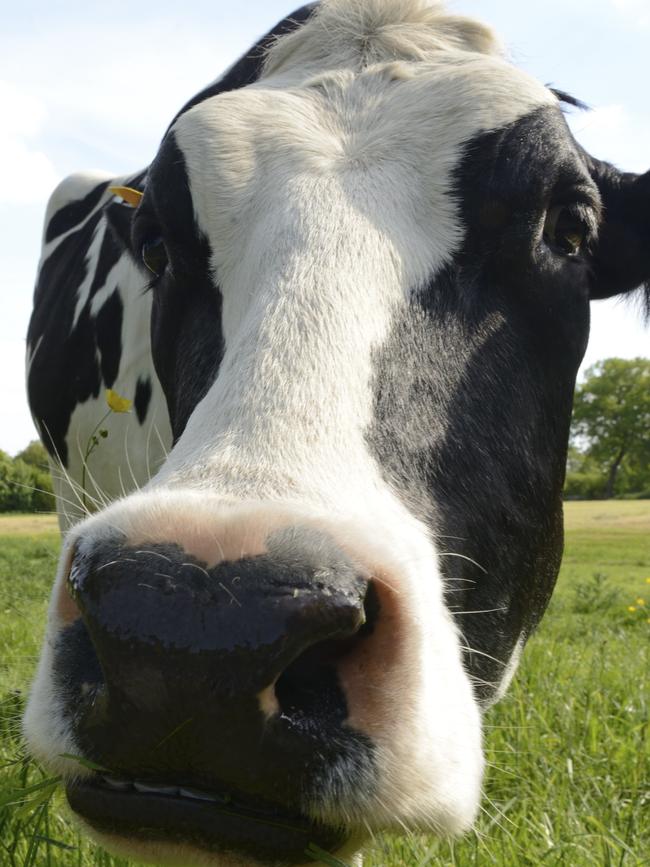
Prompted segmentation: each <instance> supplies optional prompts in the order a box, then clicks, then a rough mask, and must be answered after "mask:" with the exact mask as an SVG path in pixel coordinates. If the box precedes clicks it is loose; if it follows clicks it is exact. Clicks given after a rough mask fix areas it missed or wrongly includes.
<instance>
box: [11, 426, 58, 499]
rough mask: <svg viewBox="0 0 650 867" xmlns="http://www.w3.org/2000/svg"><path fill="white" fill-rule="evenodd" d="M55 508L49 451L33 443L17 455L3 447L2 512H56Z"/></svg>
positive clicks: (37, 443)
mask: <svg viewBox="0 0 650 867" xmlns="http://www.w3.org/2000/svg"><path fill="white" fill-rule="evenodd" d="M54 509H55V502H54V496H53V494H52V479H51V477H50V470H49V466H48V462H47V453H46V452H45V449H44V448H43V446H42V445H41V444H40V443H39V442H32V443H30V444H29V445H28V446H27V448H25V449H23V451H22V452H20V454H18V455H17V456H16V457H15V458H11V457H10V456H9V455H8V454H6V452H3V451H0V512H52V511H54Z"/></svg>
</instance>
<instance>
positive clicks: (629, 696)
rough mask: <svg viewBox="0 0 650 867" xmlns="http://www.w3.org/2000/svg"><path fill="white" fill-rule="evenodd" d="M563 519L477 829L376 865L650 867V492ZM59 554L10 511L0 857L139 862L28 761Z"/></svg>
mask: <svg viewBox="0 0 650 867" xmlns="http://www.w3.org/2000/svg"><path fill="white" fill-rule="evenodd" d="M566 527H567V538H566V552H565V558H564V564H563V567H562V572H561V575H560V580H559V583H558V588H557V590H556V593H555V595H554V597H553V600H552V602H551V606H550V608H549V611H548V613H547V615H546V617H545V619H544V621H543V624H542V626H541V628H540V629H539V631H538V633H537V634H536V635H535V636H534V637H533V638H532V639H531V640H530V642H529V643H528V646H527V649H526V652H525V654H524V658H523V661H522V664H521V666H520V669H519V673H518V675H517V677H516V678H515V681H514V683H513V685H512V687H511V689H510V692H509V694H508V696H507V698H506V699H504V700H503V701H502V702H501V703H500V704H499V705H498V706H497V707H496V708H494V709H493V710H492V711H490V712H489V714H488V716H487V719H486V750H487V758H488V762H489V766H488V772H487V778H486V784H485V797H484V801H483V806H482V812H481V817H480V819H479V822H478V824H477V827H476V830H475V831H474V832H472V833H471V834H470V835H468V836H467V837H466V838H464V839H463V840H461V841H455V842H451V841H436V840H434V839H433V838H431V837H428V836H425V835H412V836H410V837H405V838H393V837H390V836H384V837H382V838H380V839H378V840H377V841H376V842H375V845H374V846H373V847H372V848H371V849H370V850H369V851H368V853H367V855H366V859H365V861H364V865H365V867H402V865H408V867H441V865H444V867H448V865H449V867H451V865H454V867H474V865H476V867H488V865H498V867H528V865H530V867H538V865H566V867H593V865H603V867H642V865H650V818H649V814H650V750H649V734H648V691H647V685H648V672H649V671H650V666H649V665H648V663H649V660H648V648H649V646H650V641H649V639H650V624H649V623H648V618H649V617H650V583H647V581H648V579H650V502H647V501H646V502H644V501H637V502H634V501H628V502H606V503H569V504H567V509H566ZM57 550H58V538H57V533H56V525H55V523H54V522H53V521H52V519H49V518H39V519H34V518H33V517H30V518H28V519H27V518H20V519H16V518H13V517H12V518H0V732H1V738H2V740H1V743H2V746H1V747H0V864H1V865H2V867H5V865H7V867H35V865H38V867H40V865H47V867H73V865H74V867H91V865H100V867H127V864H128V867H132V865H131V862H125V861H123V860H120V859H117V858H110V857H109V856H108V855H106V854H105V853H103V852H102V851H101V850H99V849H98V848H95V847H93V846H91V845H90V844H89V843H87V842H85V841H84V840H83V839H81V838H80V837H79V836H78V835H77V833H76V831H75V830H74V827H73V825H72V824H71V821H70V819H69V817H68V814H67V813H66V810H65V808H64V805H63V798H62V796H61V794H60V791H59V787H58V786H57V785H56V782H55V781H53V780H51V779H50V778H49V777H48V775H47V774H46V773H45V772H44V771H42V770H41V769H39V768H38V767H37V766H35V765H34V764H33V763H31V762H28V761H25V760H23V759H22V758H21V747H20V738H19V724H18V721H19V718H20V713H21V710H22V707H23V703H24V695H25V687H26V684H27V683H28V681H29V678H30V676H31V673H32V672H33V668H34V665H35V662H36V658H37V653H38V648H39V646H40V642H41V639H42V634H43V626H44V618H45V612H46V606H47V596H48V591H49V586H50V584H51V580H52V575H53V573H54V568H55V563H56V554H57ZM643 598H645V600H646V604H645V605H642V604H641V603H639V602H637V599H643ZM630 609H633V610H630Z"/></svg>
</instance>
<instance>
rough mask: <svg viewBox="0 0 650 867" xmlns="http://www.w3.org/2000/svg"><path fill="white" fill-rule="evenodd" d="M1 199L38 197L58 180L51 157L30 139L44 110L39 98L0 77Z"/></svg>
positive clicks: (40, 123)
mask: <svg viewBox="0 0 650 867" xmlns="http://www.w3.org/2000/svg"><path fill="white" fill-rule="evenodd" d="M0 116H2V119H3V124H2V128H1V129H0V165H1V166H2V167H3V170H2V176H1V177H0V202H3V203H10V204H28V203H30V202H35V201H40V200H42V199H43V197H44V195H47V193H48V192H50V191H51V190H52V189H53V188H54V186H55V185H56V184H57V183H58V181H59V180H60V177H59V175H58V173H57V171H56V169H55V168H54V165H53V164H52V161H51V160H50V159H49V158H48V157H47V156H46V155H45V153H43V151H42V150H39V149H38V147H35V146H34V144H33V142H32V141H31V140H32V139H34V138H35V137H37V136H38V135H39V133H40V132H41V130H42V128H43V125H44V123H45V119H46V116H47V112H46V109H45V106H44V105H43V103H42V102H41V101H39V100H38V99H36V98H35V97H34V96H33V95H32V94H29V93H27V92H25V91H23V90H22V89H20V88H19V87H17V86H16V85H14V84H10V83H9V82H6V81H0Z"/></svg>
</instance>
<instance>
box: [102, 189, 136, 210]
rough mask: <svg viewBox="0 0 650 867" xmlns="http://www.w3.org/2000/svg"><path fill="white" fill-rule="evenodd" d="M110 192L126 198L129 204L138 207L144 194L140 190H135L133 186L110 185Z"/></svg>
mask: <svg viewBox="0 0 650 867" xmlns="http://www.w3.org/2000/svg"><path fill="white" fill-rule="evenodd" d="M108 190H109V192H111V193H113V195H114V196H119V197H120V198H121V199H124V201H125V202H126V204H127V205H129V206H130V207H131V208H137V207H138V205H139V204H140V199H141V198H142V196H143V195H144V193H141V192H140V190H134V189H133V187H109V188H108Z"/></svg>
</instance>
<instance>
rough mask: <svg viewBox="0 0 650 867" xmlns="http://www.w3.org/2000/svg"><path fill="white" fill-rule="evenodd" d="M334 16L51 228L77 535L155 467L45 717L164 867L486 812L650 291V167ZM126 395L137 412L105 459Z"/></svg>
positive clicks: (53, 419)
mask: <svg viewBox="0 0 650 867" xmlns="http://www.w3.org/2000/svg"><path fill="white" fill-rule="evenodd" d="M313 13H314V7H313V6H310V7H305V8H304V9H303V10H301V11H300V13H298V15H297V18H296V20H295V21H293V22H291V21H287V22H283V23H282V24H281V25H280V27H279V29H278V31H277V33H278V34H279V35H282V38H281V39H279V40H278V41H277V44H274V47H273V48H272V49H271V51H270V54H269V56H268V58H266V57H265V55H263V53H262V52H261V51H260V50H259V48H258V49H254V50H253V51H252V52H251V53H250V54H249V55H248V56H247V57H246V58H244V60H243V61H242V62H241V63H240V64H239V65H236V66H235V67H233V69H232V70H230V71H229V73H228V74H227V75H226V76H225V78H224V79H222V80H221V82H217V83H216V84H215V85H213V86H212V87H211V88H208V89H207V90H206V91H204V92H203V93H202V94H200V95H199V96H198V97H196V98H195V99H194V100H192V101H191V102H190V103H188V105H187V106H186V107H185V108H184V109H183V110H182V111H181V112H180V113H179V115H178V116H177V117H176V118H175V120H174V122H173V123H172V126H171V127H170V130H169V131H168V133H167V135H166V137H165V139H164V141H163V144H162V145H161V148H160V150H159V153H158V155H157V157H156V159H155V160H154V162H153V163H152V165H151V166H150V167H149V169H148V170H147V172H146V173H145V174H140V175H134V176H132V177H129V178H121V179H116V180H111V182H110V187H115V186H118V187H123V186H129V187H135V188H136V189H139V190H143V191H144V196H143V198H142V200H141V202H140V204H139V206H138V208H137V210H136V211H133V210H131V209H129V208H128V207H126V206H125V205H124V204H123V203H121V202H120V200H119V199H116V197H115V196H114V194H113V193H112V192H111V190H110V189H109V182H108V180H107V179H99V178H90V177H82V176H79V177H75V178H74V179H70V180H68V181H66V182H64V184H63V185H62V186H61V187H60V188H59V190H58V191H57V193H56V194H55V196H54V197H53V201H52V202H51V204H50V209H49V212H48V219H47V224H46V235H45V248H44V254H43V259H42V263H41V269H40V276H39V285H38V288H37V293H36V303H35V313H34V317H33V319H32V325H31V328H30V335H29V341H28V344H29V345H28V350H29V364H30V367H29V384H30V398H31V403H32V409H33V412H34V416H35V418H36V421H37V423H38V424H39V425H40V429H41V433H42V435H43V438H44V441H45V442H46V444H48V447H50V450H51V452H52V453H53V454H58V455H59V456H60V458H61V459H62V461H63V463H64V465H65V467H66V470H67V472H68V474H69V478H68V479H63V480H61V481H59V482H58V485H59V488H58V493H59V494H60V496H61V503H60V506H61V511H62V514H63V515H64V518H63V523H64V524H67V523H73V522H74V520H75V519H76V518H77V517H78V516H79V511H80V509H79V506H80V505H82V504H83V502H84V501H85V500H89V501H90V502H92V503H93V504H94V503H95V501H101V499H102V497H104V496H105V495H107V496H108V498H109V499H114V498H115V497H116V496H118V497H119V496H120V495H121V494H122V493H125V492H126V490H127V489H132V488H134V487H140V486H141V485H143V484H144V483H146V482H148V480H149V478H150V476H151V475H152V472H153V473H155V475H153V478H152V479H151V481H150V482H148V484H147V485H146V487H145V488H144V490H143V491H141V492H139V493H134V494H131V495H130V496H126V497H124V498H123V499H121V500H119V501H118V502H116V503H114V504H112V505H111V506H109V507H108V508H107V509H105V510H103V511H100V512H99V514H97V515H96V516H94V517H91V518H89V519H88V520H87V521H84V522H82V523H81V524H79V525H77V526H75V527H74V528H73V529H72V530H71V532H70V533H69V534H68V536H67V544H66V548H65V552H64V554H63V557H62V561H61V568H60V571H59V576H58V578H57V582H56V586H55V592H54V596H53V603H52V611H51V625H50V630H51V631H50V639H49V641H48V644H47V646H46V649H45V650H44V654H43V657H42V660H41V666H40V669H39V674H38V677H37V679H36V683H35V686H34V689H33V692H32V698H31V700H30V705H29V708H28V712H27V716H26V733H27V737H28V740H29V742H30V744H31V746H32V749H33V750H34V751H35V752H36V753H37V754H38V755H40V756H41V757H43V758H44V759H45V760H46V761H47V762H48V763H49V764H50V765H51V766H52V767H54V768H57V769H58V770H60V771H61V772H62V773H63V774H64V775H65V776H66V778H67V779H68V780H70V783H69V798H70V801H71V804H72V806H73V808H74V809H75V810H76V811H77V812H78V813H79V814H80V815H81V816H82V817H84V819H85V821H86V822H87V823H88V825H89V826H90V827H91V828H92V829H93V833H95V834H96V835H97V836H98V838H99V839H101V840H102V841H103V842H105V843H106V844H107V845H108V846H109V847H112V848H114V849H115V850H116V851H123V852H127V853H132V854H135V855H137V856H139V857H142V858H149V859H153V860H164V859H165V858H167V859H169V858H172V859H173V858H178V859H179V860H180V861H182V863H186V862H187V861H190V860H192V861H193V862H196V863H209V864H224V865H226V864H227V865H230V864H233V865H234V864H237V865H241V864H249V863H253V861H255V862H256V863H264V864H268V863H274V864H275V863H277V864H280V863H282V864H285V863H286V864H298V863H301V862H302V861H303V860H304V859H303V853H304V849H305V847H306V844H307V843H308V842H309V840H312V842H316V843H317V844H319V845H321V847H322V848H327V849H330V850H331V851H337V852H338V853H339V854H341V853H343V854H344V855H345V854H349V853H351V852H353V851H354V850H355V849H356V848H357V847H358V846H359V845H360V843H361V841H362V839H363V838H364V836H366V834H367V832H368V831H371V832H372V831H373V830H375V829H378V828H385V827H407V828H433V829H435V830H437V831H440V832H447V833H449V832H451V833H455V832H458V831H461V830H463V829H465V828H467V827H468V826H469V825H470V823H471V821H472V819H473V816H474V814H475V811H476V809H477V804H478V797H479V789H480V780H481V772H482V758H481V743H480V740H481V727H480V712H481V709H482V708H483V707H485V706H487V705H488V704H490V703H491V702H492V701H494V700H495V699H496V698H498V696H499V695H500V694H502V692H503V691H504V690H505V688H506V687H507V683H508V680H509V678H510V677H511V675H512V673H513V671H514V669H515V667H516V662H517V659H518V656H519V652H520V650H521V647H522V646H523V644H524V642H525V640H526V638H527V637H528V635H529V634H530V632H531V630H532V629H533V628H534V626H535V624H536V623H537V622H538V620H539V618H540V617H541V615H542V613H543V611H544V608H545V606H546V603H547V601H548V598H549V596H550V593H551V590H552V587H553V584H554V581H555V577H556V575H557V570H558V568H559V560H560V556H561V544H562V513H561V491H562V482H563V475H564V461H565V457H566V445H567V438H568V424H569V418H570V410H571V398H572V390H573V385H574V382H575V376H576V373H577V370H578V366H579V363H580V360H581V358H582V354H583V352H584V348H585V345H586V340H587V333H588V318H589V314H588V304H589V299H590V297H602V296H605V295H611V294H614V293H615V292H622V291H628V290H630V289H632V288H634V287H636V286H637V285H639V284H640V283H642V282H643V281H644V280H647V279H648V276H649V275H650V263H649V262H648V254H647V248H648V243H647V241H648V239H647V233H648V226H647V222H646V219H647V218H646V217H645V216H644V213H645V212H644V210H643V209H644V204H643V203H644V202H645V200H646V196H647V194H648V189H647V188H648V186H650V184H649V183H648V180H647V176H645V177H644V178H636V177H635V176H621V175H619V174H617V173H615V172H614V170H612V169H611V168H610V167H607V166H603V165H601V164H599V163H598V162H597V161H595V160H592V159H591V158H590V157H588V156H587V155H586V154H584V152H582V151H581V150H580V148H579V147H578V146H577V145H576V143H575V142H574V141H573V139H572V137H571V135H570V133H569V131H568V129H567V127H566V123H565V121H564V119H563V117H562V114H561V111H560V107H559V105H558V100H557V97H556V95H555V94H554V93H552V92H551V91H549V90H547V89H546V88H544V87H542V86H541V85H539V84H538V83H536V82H534V81H532V80H531V79H530V78H528V77H527V76H525V75H524V74H522V73H520V72H518V71H517V70H514V69H513V68H512V67H511V66H509V65H508V64H507V63H505V62H504V60H503V59H502V58H501V56H500V53H499V49H498V46H497V45H496V43H495V42H494V39H493V37H492V35H491V34H490V32H489V31H488V30H486V29H485V28H483V27H482V26H481V25H478V24H475V23H474V22H468V21H466V20H465V19H457V18H454V17H450V16H448V15H446V14H445V13H444V10H442V9H441V8H440V7H439V6H437V5H434V6H431V7H429V6H427V5H426V4H423V3H420V2H416V0H401V2H397V0H359V2H358V3H354V2H352V0H331V2H329V3H327V4H325V5H324V7H323V8H322V9H319V11H318V12H317V14H313ZM310 16H311V17H310ZM304 22H307V23H304ZM298 25H301V26H298ZM287 34H288V35H287ZM271 42H272V40H271V39H269V38H267V39H266V42H265V47H268V46H269V45H271ZM603 212H604V213H605V220H603ZM621 252H623V253H624V254H625V255H624V256H623V257H622V258H621V256H620V253H621ZM143 262H144V264H145V265H146V266H147V268H148V269H149V272H153V275H152V273H149V272H148V271H147V268H145V267H143ZM72 275H76V276H75V279H72ZM152 277H153V279H152ZM149 284H151V285H149ZM147 287H148V288H147ZM152 301H153V304H152ZM149 322H151V339H150V337H149V333H148V324H149ZM116 347H119V350H120V351H119V352H117V351H116ZM105 388H114V389H116V390H117V391H118V392H120V393H121V394H123V395H125V396H126V397H127V398H130V399H134V401H135V408H134V412H133V413H132V414H131V416H130V417H128V418H127V417H125V416H121V415H115V416H110V417H109V419H107V421H106V423H105V425H104V426H105V427H106V428H107V429H108V431H109V432H108V436H107V437H106V438H105V439H102V440H101V441H100V442H99V445H98V446H97V448H96V449H95V450H94V451H93V453H92V455H91V456H90V458H89V460H88V467H87V472H86V473H85V474H84V472H83V457H84V455H85V454H86V452H87V448H88V442H89V438H90V437H92V435H93V433H94V432H95V428H96V426H97V424H98V422H99V421H100V419H101V418H102V416H103V415H104V412H105V409H104V406H105V404H104V401H103V392H104V389H105ZM163 396H164V397H163ZM172 443H173V448H171V451H170V453H169V455H166V452H167V449H168V448H169V447H171V445H172ZM82 480H83V487H85V489H86V490H85V491H83V490H80V489H79V486H80V485H81V484H82ZM123 488H124V489H125V490H124V491H123ZM100 504H101V503H100ZM171 742H173V743H171ZM170 743H171V746H170ZM215 743H218V744H220V745H221V744H227V747H226V748H222V747H221V746H218V747H217V746H215ZM161 745H164V748H163V746H161ZM62 753H67V754H73V755H83V756H86V757H88V758H90V759H91V760H93V761H94V762H96V763H98V764H100V765H102V766H103V767H107V768H109V770H110V776H109V779H108V782H107V781H106V780H105V779H104V778H103V777H101V776H98V775H91V774H90V773H89V772H86V771H83V770H82V771H81V772H80V771H79V769H78V768H77V767H76V766H74V765H73V764H72V763H71V762H70V760H66V759H61V758H60V756H61V754H62ZM75 775H76V776H77V777H81V780H79V779H77V780H76V781H75ZM134 786H135V788H134ZM161 787H162V788H161ZM197 790H199V791H200V794H197ZM188 792H189V794H188ZM192 792H193V793H194V794H192ZM224 793H226V795H227V797H228V799H230V800H229V801H228V802H229V803H233V802H234V803H235V804H240V806H239V807H234V808H233V809H232V810H230V812H228V811H226V813H227V816H226V818H224V814H223V810H222V809H221V808H222V807H223V804H224V797H225V795H224ZM201 799H202V800H201ZM206 799H207V800H208V802H211V804H210V805H209V806H207V807H206V806H205V803H206ZM197 804H198V806H197ZM242 805H243V806H242ZM269 814H271V816H272V819H273V821H272V822H271V824H270V825H269V824H268V822H267V820H268V819H269ZM228 816H229V818H228ZM271 826H272V827H273V829H274V830H270V828H271ZM143 827H145V829H148V830H145V831H143V830H142V828H143ZM281 828H283V829H284V830H280V829H281Z"/></svg>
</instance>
